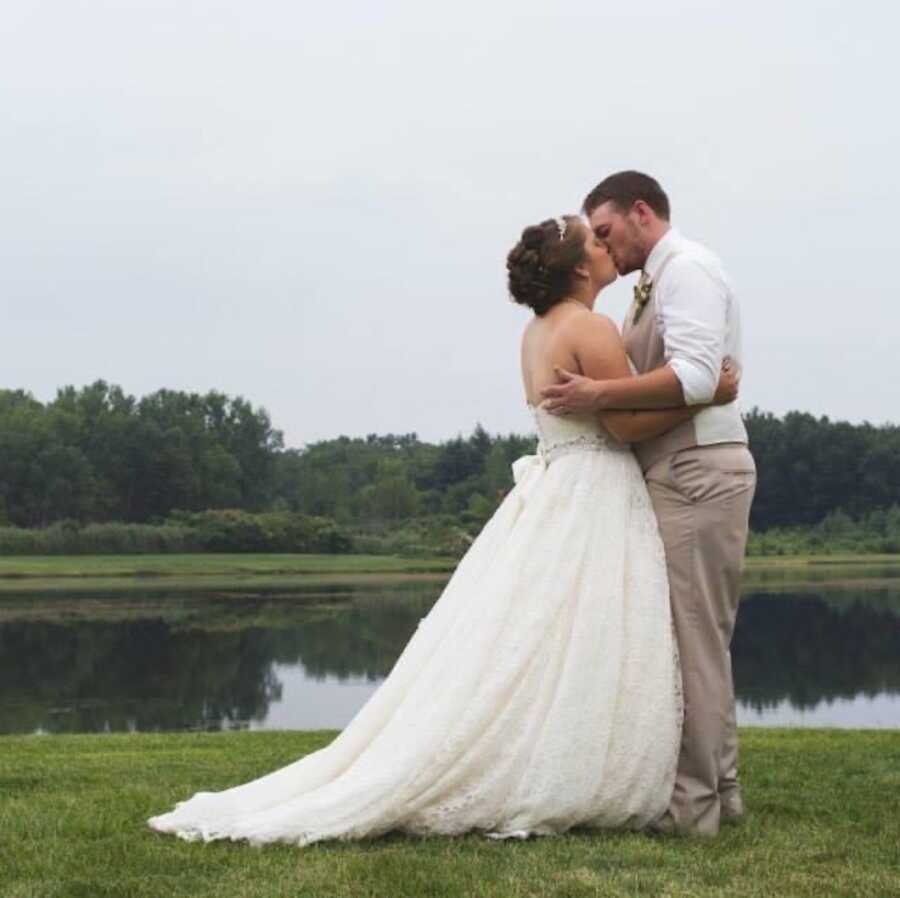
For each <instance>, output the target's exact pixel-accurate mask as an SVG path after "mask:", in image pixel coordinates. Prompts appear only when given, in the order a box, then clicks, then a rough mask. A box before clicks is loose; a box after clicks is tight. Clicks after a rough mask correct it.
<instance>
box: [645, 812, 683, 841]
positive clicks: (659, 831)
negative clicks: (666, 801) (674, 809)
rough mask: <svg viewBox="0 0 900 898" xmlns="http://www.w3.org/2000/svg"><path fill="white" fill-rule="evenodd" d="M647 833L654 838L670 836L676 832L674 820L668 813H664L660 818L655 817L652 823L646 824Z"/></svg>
mask: <svg viewBox="0 0 900 898" xmlns="http://www.w3.org/2000/svg"><path fill="white" fill-rule="evenodd" d="M647 832H648V833H653V835H654V836H670V835H673V834H674V833H677V832H678V828H677V827H676V826H675V818H674V817H673V816H672V814H671V813H670V812H669V811H666V812H665V814H663V815H662V817H657V818H656V820H654V821H653V822H652V823H649V824H647Z"/></svg>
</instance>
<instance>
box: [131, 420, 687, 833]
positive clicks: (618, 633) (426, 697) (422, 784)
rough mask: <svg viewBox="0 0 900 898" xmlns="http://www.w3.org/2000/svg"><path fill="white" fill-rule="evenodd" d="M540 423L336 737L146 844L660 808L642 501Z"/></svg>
mask: <svg viewBox="0 0 900 898" xmlns="http://www.w3.org/2000/svg"><path fill="white" fill-rule="evenodd" d="M534 413H535V416H536V423H537V427H538V433H539V436H540V442H539V447H538V455H536V456H526V457H525V458H521V459H519V460H518V461H517V462H516V463H515V464H514V466H513V471H514V474H515V480H516V485H515V488H514V489H513V490H512V491H511V492H510V493H509V495H508V496H507V497H506V498H505V500H504V501H503V503H502V504H501V506H500V508H499V509H498V510H497V512H496V513H495V514H494V516H493V517H492V518H491V520H490V521H489V522H488V523H487V525H486V526H485V528H484V529H483V530H482V532H481V534H480V535H479V536H478V538H477V539H476V540H475V542H474V543H473V544H472V546H471V547H470V549H469V551H468V552H467V554H466V555H465V557H464V558H463V560H462V561H461V562H460V564H459V567H458V568H457V570H456V572H455V574H454V575H453V577H452V579H451V580H450V582H449V583H448V584H447V586H446V588H445V590H444V592H443V593H442V595H441V596H440V598H439V599H438V601H437V602H436V603H435V605H434V606H433V607H432V609H431V611H430V612H429V613H428V615H427V616H426V617H424V618H423V619H422V620H421V622H420V623H419V627H418V629H417V630H416V632H415V633H414V634H413V636H412V638H411V639H410V641H409V642H408V643H407V645H406V647H405V648H404V650H403V652H402V654H401V655H400V657H399V658H398V659H397V662H396V664H395V666H394V667H393V669H392V670H391V672H390V674H389V675H388V677H387V679H385V681H384V682H383V683H382V684H381V686H380V687H379V688H378V690H377V691H376V692H375V693H374V694H373V695H372V696H371V697H370V699H369V700H368V702H367V703H366V704H365V705H364V706H363V707H362V708H361V709H360V711H359V712H358V713H357V715H356V716H355V717H354V718H353V720H352V721H351V722H350V723H349V724H348V726H347V727H346V728H345V729H344V730H343V732H341V733H340V735H338V736H337V738H335V739H334V741H333V742H331V743H330V744H329V745H328V746H327V747H325V748H323V749H321V750H320V751H316V752H314V753H312V754H310V755H307V756H306V757H303V758H301V759H300V760H298V761H295V762H293V763H291V764H289V765H288V766H286V767H283V768H281V769H280V770H276V771H274V772H273V773H269V774H267V775H265V776H262V777H260V778H259V779H256V780H253V781H252V782H248V783H245V784H243V785H239V786H235V787H234V788H231V789H226V790H224V791H222V792H198V793H197V794H195V795H194V796H193V797H192V798H190V799H189V800H187V801H183V802H180V803H179V804H178V805H176V808H175V810H173V811H171V812H170V813H166V814H162V815H160V816H158V817H152V818H150V820H149V821H148V823H149V825H150V826H151V827H152V828H153V829H155V830H158V831H159V832H164V833H175V834H177V835H178V836H180V837H182V838H184V839H188V840H197V839H203V840H206V841H210V840H213V839H233V840H239V839H241V840H247V841H249V842H250V843H253V844H263V843H267V842H289V843H293V844H295V845H308V844H310V843H313V842H318V841H320V840H323V839H359V838H364V837H371V836H376V835H379V834H382V833H385V832H387V831H389V830H400V831H404V832H407V833H413V834H418V835H438V834H441V835H453V834H459V833H463V832H466V831H469V830H477V831H481V832H483V833H484V834H486V835H489V836H492V837H493V838H507V837H519V838H524V837H526V836H528V835H530V834H535V835H548V834H553V833H562V832H565V831H566V830H567V829H569V828H571V827H572V826H575V825H582V826H590V827H627V828H639V827H642V826H644V825H645V824H647V823H648V822H650V821H652V820H654V819H655V818H656V817H658V816H659V815H661V814H662V812H663V811H665V809H666V808H667V807H668V804H669V799H670V797H671V793H672V787H673V781H674V775H675V765H676V756H677V752H678V744H679V741H680V734H681V716H682V706H681V699H680V695H681V692H680V671H679V668H678V661H677V649H676V647H675V642H674V638H673V633H672V627H671V618H670V610H669V600H668V587H667V581H666V572H665V566H664V558H663V549H662V544H661V542H660V539H659V535H658V531H657V526H656V519H655V517H654V514H653V509H652V507H651V505H650V500H649V497H648V494H647V490H646V488H645V485H644V481H643V478H642V476H641V472H640V469H639V467H638V465H637V463H636V461H635V459H634V457H633V456H632V454H631V452H630V451H629V450H627V449H624V448H621V447H619V446H617V445H616V444H615V443H614V442H613V441H612V440H611V439H610V438H609V437H607V436H606V435H605V434H604V433H603V432H602V430H601V428H600V427H599V425H597V424H596V423H595V421H594V420H593V419H575V418H558V417H554V416H552V415H549V414H547V413H546V412H544V411H542V410H540V409H536V410H535V412H534Z"/></svg>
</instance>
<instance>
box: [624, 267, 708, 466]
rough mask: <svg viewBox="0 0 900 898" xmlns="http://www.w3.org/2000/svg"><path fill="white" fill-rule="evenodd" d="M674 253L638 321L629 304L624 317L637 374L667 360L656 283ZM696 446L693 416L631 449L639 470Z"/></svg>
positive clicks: (643, 372)
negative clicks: (657, 308)
mask: <svg viewBox="0 0 900 898" xmlns="http://www.w3.org/2000/svg"><path fill="white" fill-rule="evenodd" d="M677 255H678V253H677V252H675V253H672V254H671V255H669V256H667V257H666V258H665V260H664V261H663V263H662V265H661V266H660V267H659V270H658V271H657V272H656V276H655V277H654V279H653V286H652V288H651V291H650V299H648V300H647V303H646V305H645V306H644V311H643V312H641V315H640V318H638V321H637V324H635V323H634V311H635V306H634V305H632V307H631V308H630V309H629V310H628V314H627V315H626V316H625V324H624V326H623V328H622V339H623V340H624V341H625V351H626V352H627V353H628V357H629V358H630V359H631V361H632V362H633V363H634V367H635V368H637V372H638V374H646V373H647V372H648V371H652V370H653V369H654V368H659V367H660V366H662V365H664V364H665V363H666V347H665V344H664V343H663V338H662V334H660V332H659V329H658V328H657V326H656V285H657V284H658V283H659V279H660V276H661V275H662V273H663V272H664V271H665V270H666V266H667V265H668V264H669V262H671V261H672V259H674V258H675V256H677ZM696 445H697V431H696V428H695V427H694V419H693V418H692V419H691V420H690V421H685V422H684V423H683V424H679V425H678V426H677V427H674V428H673V429H672V430H670V431H669V432H668V433H664V434H663V435H662V436H660V437H656V438H654V439H652V440H645V441H644V442H643V443H635V444H634V446H632V449H633V450H634V454H635V455H636V456H637V460H638V461H639V462H640V465H641V469H642V470H644V471H646V470H647V469H648V468H649V467H650V465H652V464H654V463H655V462H657V461H659V459H661V458H665V457H666V456H667V455H672V454H673V453H675V452H680V451H681V450H682V449H689V448H691V447H692V446H696Z"/></svg>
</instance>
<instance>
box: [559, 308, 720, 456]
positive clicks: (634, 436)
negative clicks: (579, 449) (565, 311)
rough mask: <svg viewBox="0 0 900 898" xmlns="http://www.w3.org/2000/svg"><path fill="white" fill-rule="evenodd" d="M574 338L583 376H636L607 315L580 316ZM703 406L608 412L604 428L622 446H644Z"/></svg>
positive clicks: (603, 416)
mask: <svg viewBox="0 0 900 898" xmlns="http://www.w3.org/2000/svg"><path fill="white" fill-rule="evenodd" d="M578 318H579V320H578V330H577V331H576V332H575V333H574V335H573V342H574V351H575V358H576V360H577V361H578V366H579V368H580V369H581V373H582V374H583V375H584V376H585V377H589V378H591V379H592V380H610V379H618V378H628V377H633V376H634V375H633V372H632V370H631V366H630V365H629V364H628V356H627V355H626V354H625V346H624V344H623V343H622V337H621V335H620V334H619V329H618V328H617V327H616V325H615V323H614V322H613V321H612V320H611V319H610V318H607V317H606V316H605V315H584V316H581V315H579V316H578ZM703 408H706V406H702V405H693V406H688V407H683V408H674V409H659V410H641V411H638V410H622V411H619V410H615V411H614V410H611V409H610V410H606V411H602V412H600V413H599V415H600V420H601V421H602V422H603V426H604V427H605V428H606V429H607V430H608V431H609V432H610V433H611V434H612V435H613V436H614V437H615V438H616V439H617V440H619V442H622V443H640V442H642V441H643V440H649V439H652V438H653V437H658V436H660V435H661V434H664V433H666V432H667V431H669V430H671V429H672V428H673V427H677V426H678V425H679V424H682V423H683V422H685V421H689V420H690V419H691V418H693V417H694V415H696V414H697V412H699V411H700V410H701V409H703Z"/></svg>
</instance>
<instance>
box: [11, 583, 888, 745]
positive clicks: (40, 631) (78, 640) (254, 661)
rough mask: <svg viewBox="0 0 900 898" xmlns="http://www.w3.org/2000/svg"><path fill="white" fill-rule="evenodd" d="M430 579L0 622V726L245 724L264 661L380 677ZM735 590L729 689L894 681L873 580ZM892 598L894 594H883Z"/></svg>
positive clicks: (265, 677)
mask: <svg viewBox="0 0 900 898" xmlns="http://www.w3.org/2000/svg"><path fill="white" fill-rule="evenodd" d="M437 591H438V590H437V589H436V588H431V587H429V588H427V589H421V590H417V591H416V592H409V593H402V594H387V593H384V594H381V593H375V592H373V593H371V594H369V595H367V596H366V597H365V598H359V597H352V598H350V600H349V601H348V602H347V604H345V605H344V606H343V607H336V606H328V605H320V606H319V607H316V608H312V609H311V608H309V607H305V608H298V607H297V606H296V605H294V604H292V603H291V602H290V601H277V602H272V601H266V600H263V601H251V602H245V601H241V600H233V599H232V600H229V601H227V602H226V603H217V602H210V601H205V602H203V603H199V604H194V605H191V606H190V607H188V606H184V607H169V608H168V609H167V610H166V611H165V613H162V606H161V605H160V604H159V603H157V604H155V605H148V606H147V608H146V609H143V610H142V611H140V612H137V611H136V612H135V614H136V615H137V616H136V617H135V618H134V619H128V620H124V621H122V620H119V621H117V620H108V619H104V620H99V621H91V620H84V619H82V618H78V619H75V620H72V621H70V622H66V621H64V620H47V617H46V615H44V616H41V617H39V618H38V619H36V620H31V621H27V620H19V619H15V620H11V621H7V622H6V623H3V624H0V732H31V731H34V730H36V729H45V730H51V731H82V732H84V731H89V732H91V731H92V732H96V731H102V730H105V729H110V730H124V729H131V728H134V729H138V730H152V729H188V728H193V727H202V728H207V729H218V728H220V727H230V726H244V725H246V722H247V721H250V720H262V719H264V718H265V716H266V714H267V713H268V709H269V705H270V703H271V702H273V701H277V700H279V699H280V697H281V685H280V683H279V682H278V679H277V676H276V675H275V673H274V671H275V666H276V665H284V666H295V665H301V664H302V666H303V667H304V668H305V670H306V672H307V674H308V675H309V676H310V677H312V678H315V679H319V678H323V677H326V676H329V677H337V678H339V679H345V678H350V677H353V678H358V677H365V678H367V679H369V680H371V681H375V680H379V679H382V678H384V677H385V676H387V674H388V673H389V672H390V670H391V668H392V667H393V665H394V663H395V662H396V659H397V657H398V656H399V654H400V652H401V651H402V650H403V647H404V646H405V645H406V643H407V642H408V640H409V638H410V636H411V635H412V633H413V632H414V631H415V628H416V626H417V625H418V622H419V619H420V618H421V617H423V616H424V615H425V614H426V613H427V612H428V610H429V608H430V607H431V605H432V604H433V602H434V600H435V598H436V593H437ZM826 598H827V600H826V599H823V598H818V597H812V596H809V595H807V594H803V595H796V596H788V595H785V594H779V595H766V594H757V595H754V596H751V597H749V598H747V599H745V600H744V602H743V604H742V607H741V612H740V616H739V621H738V629H737V633H736V634H735V641H734V646H733V657H734V669H735V681H736V688H737V694H738V698H739V700H741V701H743V702H746V703H749V704H750V705H752V706H755V707H757V708H763V707H766V706H771V705H775V704H777V703H778V702H780V701H782V700H784V699H788V700H789V701H790V702H792V703H793V704H794V705H797V706H799V707H804V708H805V707H812V706H814V705H816V704H817V703H818V702H820V701H822V700H827V699H834V698H838V697H841V698H853V697H854V696H857V695H860V694H865V695H874V694H876V693H879V692H885V691H887V692H900V610H898V608H897V602H895V601H893V599H892V598H891V597H890V596H885V597H880V596H878V595H877V594H874V593H865V594H858V595H856V596H852V595H847V596H843V597H842V596H840V595H839V594H836V593H828V594H827V597H826ZM894 598H896V596H895V597H894Z"/></svg>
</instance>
